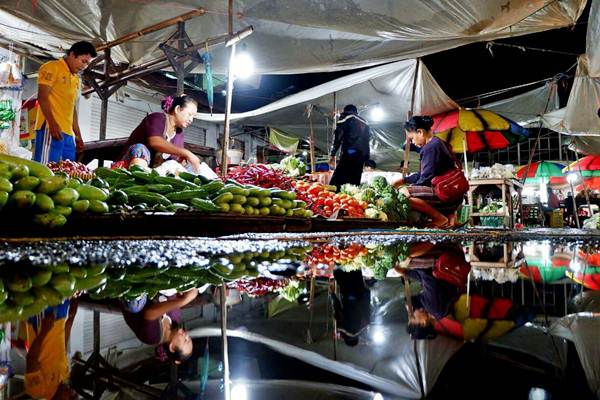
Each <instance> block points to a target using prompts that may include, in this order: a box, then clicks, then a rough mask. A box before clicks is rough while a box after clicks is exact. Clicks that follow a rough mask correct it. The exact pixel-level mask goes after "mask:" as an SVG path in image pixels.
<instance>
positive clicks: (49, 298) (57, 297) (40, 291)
mask: <svg viewBox="0 0 600 400" xmlns="http://www.w3.org/2000/svg"><path fill="white" fill-rule="evenodd" d="M33 293H34V294H35V297H37V298H38V299H44V300H45V301H46V303H48V305H49V306H56V305H58V304H60V303H62V299H63V297H62V295H61V294H60V293H58V292H57V291H56V289H54V288H53V287H50V286H42V287H36V288H34V289H33Z"/></svg>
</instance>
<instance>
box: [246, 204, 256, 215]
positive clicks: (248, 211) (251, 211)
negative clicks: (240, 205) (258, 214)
mask: <svg viewBox="0 0 600 400" xmlns="http://www.w3.org/2000/svg"><path fill="white" fill-rule="evenodd" d="M244 210H245V211H246V215H248V216H253V215H254V207H252V206H246V207H244Z"/></svg>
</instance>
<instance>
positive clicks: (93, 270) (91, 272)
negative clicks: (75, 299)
mask: <svg viewBox="0 0 600 400" xmlns="http://www.w3.org/2000/svg"><path fill="white" fill-rule="evenodd" d="M85 269H86V271H87V276H96V275H100V274H103V273H104V271H105V270H106V265H101V264H93V265H88V266H87V267H86V268H85Z"/></svg>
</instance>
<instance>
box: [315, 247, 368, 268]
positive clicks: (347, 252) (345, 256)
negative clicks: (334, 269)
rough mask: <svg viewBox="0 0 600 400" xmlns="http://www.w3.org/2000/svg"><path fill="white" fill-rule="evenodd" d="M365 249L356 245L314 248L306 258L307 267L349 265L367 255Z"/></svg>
mask: <svg viewBox="0 0 600 400" xmlns="http://www.w3.org/2000/svg"><path fill="white" fill-rule="evenodd" d="M367 252H368V250H367V248H366V247H365V246H364V245H362V244H358V243H352V244H350V245H349V246H345V247H341V248H340V247H338V246H335V245H332V244H326V245H323V246H318V247H315V248H314V249H313V250H312V251H311V252H310V253H309V254H308V255H307V257H306V259H305V262H306V263H307V264H308V265H316V264H325V265H328V266H334V265H345V264H349V263H351V262H352V261H353V260H354V259H355V258H356V257H361V256H365V255H367Z"/></svg>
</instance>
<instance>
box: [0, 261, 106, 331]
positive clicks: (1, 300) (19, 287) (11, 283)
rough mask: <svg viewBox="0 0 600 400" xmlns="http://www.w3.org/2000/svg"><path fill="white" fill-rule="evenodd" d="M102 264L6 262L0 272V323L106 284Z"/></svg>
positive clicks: (33, 313) (27, 315)
mask: <svg viewBox="0 0 600 400" xmlns="http://www.w3.org/2000/svg"><path fill="white" fill-rule="evenodd" d="M106 281H107V274H106V273H105V267H104V266H100V265H91V266H87V267H78V266H71V267H69V266H68V265H66V264H59V265H48V266H43V267H41V266H30V265H11V266H8V265H5V266H3V267H2V270H1V272H0V322H6V321H16V320H23V319H27V318H29V317H31V316H33V315H37V314H39V313H41V312H42V311H43V310H44V309H45V308H46V307H48V306H55V305H58V304H60V303H62V302H63V301H64V300H65V299H68V298H70V297H71V296H73V295H74V294H75V293H76V292H78V291H88V290H92V289H97V288H101V287H103V286H104V285H105V284H106Z"/></svg>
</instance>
